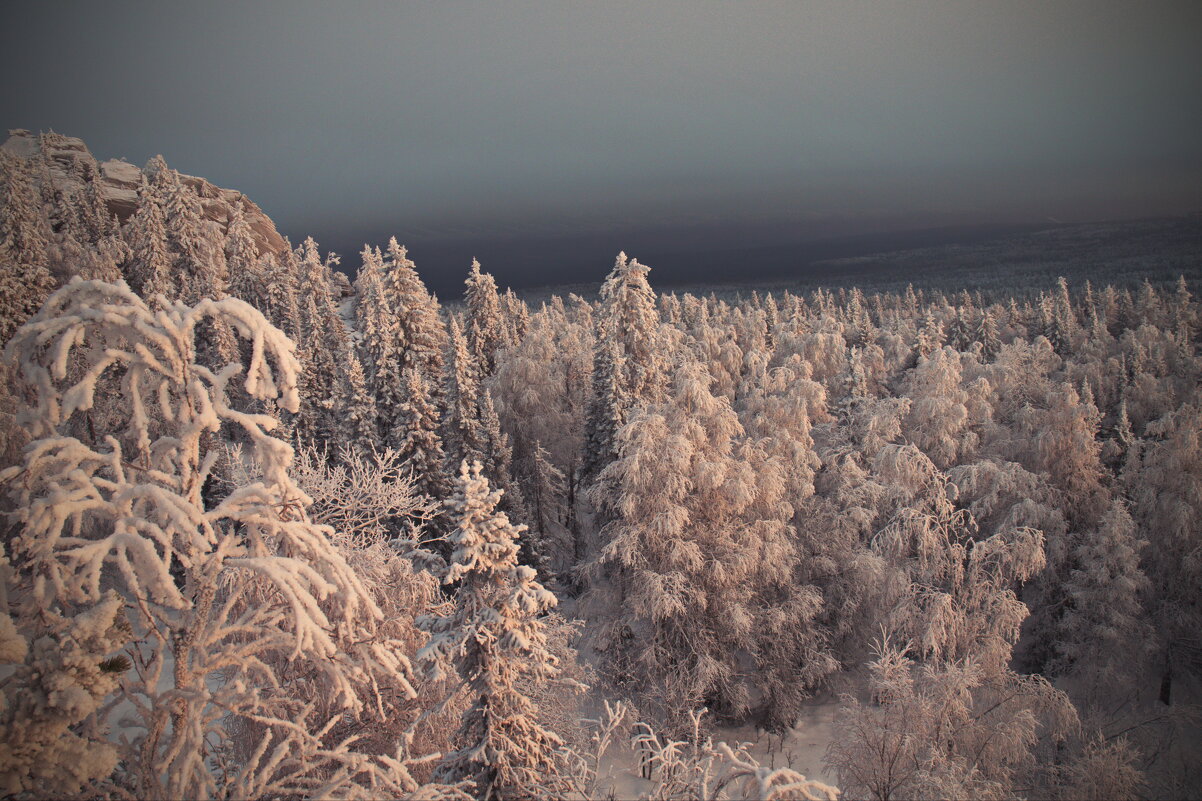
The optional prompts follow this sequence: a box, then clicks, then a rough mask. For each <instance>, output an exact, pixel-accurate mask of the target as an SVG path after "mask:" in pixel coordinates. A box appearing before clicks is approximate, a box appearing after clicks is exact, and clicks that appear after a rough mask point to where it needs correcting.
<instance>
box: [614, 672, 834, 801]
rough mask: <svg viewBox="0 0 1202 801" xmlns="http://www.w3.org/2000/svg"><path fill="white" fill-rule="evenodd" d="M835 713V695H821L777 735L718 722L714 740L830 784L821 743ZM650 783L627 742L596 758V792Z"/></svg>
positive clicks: (646, 787) (637, 790)
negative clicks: (598, 766)
mask: <svg viewBox="0 0 1202 801" xmlns="http://www.w3.org/2000/svg"><path fill="white" fill-rule="evenodd" d="M838 713H839V699H838V698H837V697H836V696H835V695H833V694H826V695H823V696H820V697H817V698H814V699H812V700H811V701H810V702H809V703H808V704H806V706H805V707H804V708H803V710H802V713H801V716H800V717H799V718H798V720H797V724H796V725H795V726H794V727H793V728H792V730H790V731H789V732H787V733H785V734H783V735H776V734H769V733H768V732H765V731H763V730H761V729H757V728H756V727H755V726H753V725H745V726H718V727H716V728H714V729H713V731H712V736H713V738H714V742H718V741H725V742H727V743H730V744H731V745H735V744H739V743H750V744H751V747H750V748H749V749H748V750H749V751H750V753H751V755H752V756H753V757H755V759H756V760H758V761H759V762H760V764H762V765H765V766H768V767H772V768H784V767H788V768H792V769H793V770H795V771H797V772H798V773H801V774H803V775H804V776H805V777H806V778H808V779H815V780H817V781H821V782H826V783H827V784H831V785H835V784H837V782H836V781H835V776H834V773H833V772H832V771H828V770H826V769H825V768H824V766H823V764H822V757H823V755H824V754H825V753H826V746H827V744H828V743H829V742H830V741H831V738H832V737H833V736H834V729H833V724H834V722H835V718H836V716H837V715H838ZM652 787H653V783H652V782H650V781H648V780H646V779H644V778H642V775H641V774H640V771H639V755H638V754H637V753H636V752H635V751H634V750H633V749H632V748H630V747H629V745H628V743H625V742H623V743H616V744H615V745H614V746H613V747H612V748H611V749H610V750H609V752H608V753H607V754H606V755H605V758H604V759H603V760H602V761H601V769H600V771H599V774H598V781H597V791H596V794H595V795H596V797H598V798H608V797H613V798H617V799H636V798H639V797H641V796H645V795H647V794H649V793H650V792H651V790H652Z"/></svg>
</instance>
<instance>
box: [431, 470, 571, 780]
mask: <svg viewBox="0 0 1202 801" xmlns="http://www.w3.org/2000/svg"><path fill="white" fill-rule="evenodd" d="M500 499H501V492H500V491H498V490H492V489H490V487H489V483H488V479H486V478H484V476H483V475H481V467H480V465H479V463H476V464H473V465H472V466H471V467H470V468H469V466H468V464H467V463H466V462H464V463H463V464H462V465H461V467H460V471H459V478H458V481H457V482H456V490H455V496H454V498H453V499H452V500H451V501H450V502H449V504H448V505H449V511H450V514H451V516H452V518H453V519H454V520H455V521H456V527H455V530H454V532H452V533H451V535H450V542H451V544H452V546H453V547H454V549H455V550H454V554H453V556H452V561H451V565H450V569H449V570H448V571H447V575H446V577H445V578H444V582H445V583H447V584H453V583H455V582H458V583H459V588H458V590H457V591H456V593H455V605H454V609H453V610H452V611H451V612H450V613H449V614H447V615H445V616H440V617H434V616H427V617H423V618H419V625H421V626H422V627H423V628H425V629H426V630H427V631H429V632H430V633H431V638H430V642H429V643H428V644H427V645H426V646H425V647H424V648H423V649H422V650H421V651H420V652H419V658H424V659H426V660H428V661H429V662H430V663H432V664H433V669H435V670H437V669H438V667H437V666H438V664H439V663H440V662H441V661H442V660H450V661H451V662H452V663H453V664H454V665H455V667H456V669H457V670H458V671H459V675H460V676H461V677H462V678H463V681H464V682H465V684H466V686H467V689H468V691H469V692H470V693H471V706H470V707H469V708H468V710H467V711H466V712H465V713H464V715H463V722H462V725H461V726H460V729H459V734H458V738H457V739H458V741H459V742H460V744H461V745H460V748H459V749H458V750H456V751H454V752H452V753H450V754H447V755H446V756H445V757H444V758H443V761H442V762H441V764H440V765H439V769H438V772H439V775H440V777H441V778H443V779H444V780H448V781H454V780H456V779H461V778H466V779H471V780H472V781H473V782H474V783H475V785H476V792H477V797H479V798H481V799H485V801H489V800H490V799H498V801H502V800H503V799H521V798H530V797H541V796H542V795H543V794H548V793H549V794H551V795H554V794H555V790H554V789H553V788H556V787H557V786H559V781H558V776H557V774H558V771H559V766H558V765H557V764H556V754H555V752H556V749H557V748H559V746H560V745H561V744H562V742H563V741H562V739H561V738H560V737H559V735H557V734H556V733H554V732H552V731H549V730H548V729H546V728H544V727H543V726H542V725H541V724H540V723H539V721H538V718H537V713H538V710H537V709H536V708H535V707H534V705H533V703H532V702H531V700H530V698H529V697H527V696H526V695H524V694H523V693H522V691H521V689H520V688H519V684H520V682H522V681H523V680H524V679H525V680H531V679H532V680H534V681H545V680H547V679H550V678H551V677H552V676H554V675H555V673H556V671H557V665H556V662H557V660H556V659H555V657H554V656H553V655H552V654H551V652H550V651H549V650H548V646H547V638H546V634H545V632H544V628H543V623H542V621H541V620H540V619H539V616H540V615H541V614H542V613H544V612H545V611H546V610H548V609H551V608H552V607H554V606H555V604H556V600H555V596H554V595H552V594H551V593H550V592H549V591H547V590H546V589H545V588H543V586H542V585H541V584H539V583H538V581H537V580H536V579H535V571H534V570H533V569H532V568H530V567H526V566H524V565H519V564H518V559H517V556H518V544H517V540H518V537H519V536H520V534H521V532H522V531H523V530H524V529H525V526H515V525H513V524H512V523H510V522H509V518H508V517H507V516H506V515H505V513H504V512H500V511H497V504H498V503H499V502H500ZM562 789H563V788H562V787H561V786H560V791H561V792H562Z"/></svg>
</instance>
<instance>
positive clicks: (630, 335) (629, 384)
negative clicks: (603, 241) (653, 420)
mask: <svg viewBox="0 0 1202 801" xmlns="http://www.w3.org/2000/svg"><path fill="white" fill-rule="evenodd" d="M649 270H650V268H649V267H646V266H644V265H642V264H639V262H638V259H631V260H629V261H628V260H627V259H626V254H625V253H619V254H618V258H617V260H616V261H615V262H614V268H613V270H611V271H610V273H609V275H608V276H606V278H605V282H604V283H602V284H601V292H600V294H601V301H600V304H599V305H598V308H597V313H596V318H595V319H596V323H597V345H596V351H595V353H596V367H595V369H594V379H593V386H594V393H593V398H592V403H591V405H590V408H589V417H588V427H587V431H586V433H585V438H586V446H585V447H586V449H587V453H586V459H585V469H586V470H588V471H589V472H590V473H596V472H598V471H600V470H601V469H602V468H604V467H605V465H607V464H609V462H610V461H612V460H613V458H614V456H615V450H614V442H613V439H612V438H613V435H614V433H615V432H616V428H617V427H620V426H621V424H622V423H624V422H625V421H626V417H627V415H628V413H629V412H630V410H631V409H632V408H634V407H636V406H640V405H642V404H646V403H654V402H657V401H660V400H662V399H663V398H664V396H665V394H666V393H665V391H666V389H667V386H666V382H665V374H666V370H665V364H666V362H665V354H664V353H663V352H662V351H663V339H662V337H661V336H660V327H659V326H660V324H659V312H658V311H657V310H656V308H655V292H654V291H653V290H652V289H651V285H650V284H649V283H647V273H648V271H649Z"/></svg>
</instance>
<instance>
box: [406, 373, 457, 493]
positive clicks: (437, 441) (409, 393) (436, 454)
mask: <svg viewBox="0 0 1202 801" xmlns="http://www.w3.org/2000/svg"><path fill="white" fill-rule="evenodd" d="M403 378H404V380H405V402H404V403H402V404H401V407H400V413H401V416H400V418H399V419H398V420H397V429H398V433H397V434H396V437H397V439H398V441H399V443H400V444H399V447H398V448H397V453H398V455H399V456H400V458H401V459H402V460H403V462H404V463H405V464H406V465H408V469H409V471H410V474H411V475H412V476H413V480H414V482H415V483H416V486H417V489H418V490H419V491H420V492H423V493H425V494H426V495H429V496H430V497H431V498H433V499H435V500H437V501H441V500H443V499H445V498H446V497H447V495H448V493H449V482H448V481H447V479H446V478H445V476H446V469H447V467H446V454H445V453H444V451H443V447H442V438H441V437H440V436H439V434H438V428H439V419H438V410H437V409H435V408H434V404H433V402H432V401H431V399H430V388H429V386H428V385H427V384H426V379H425V377H424V376H423V375H422V373H421V372H420V371H419V370H416V369H414V368H412V367H411V368H409V369H407V370H405V374H404V376H403Z"/></svg>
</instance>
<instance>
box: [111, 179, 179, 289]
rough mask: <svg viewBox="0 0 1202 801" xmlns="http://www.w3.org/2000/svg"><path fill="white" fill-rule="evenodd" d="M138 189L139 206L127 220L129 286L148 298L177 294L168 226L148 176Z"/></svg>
mask: <svg viewBox="0 0 1202 801" xmlns="http://www.w3.org/2000/svg"><path fill="white" fill-rule="evenodd" d="M141 180H142V184H141V187H140V188H139V189H138V207H137V209H136V210H135V211H134V213H133V216H132V217H130V218H129V222H128V223H126V239H127V240H128V242H129V255H128V256H127V258H126V261H125V263H124V264H123V265H122V273H123V274H124V275H125V278H126V280H127V281H129V284H130V286H132V287H133V288H134V290H135V291H136V292H137V293H138V294H140V295H141V296H142V297H144V298H146V299H147V300H153V299H154V298H155V297H157V296H158V295H162V296H164V297H166V298H168V299H171V298H173V297H174V295H175V282H174V281H173V280H172V265H171V254H170V252H169V251H168V250H167V228H166V224H165V223H164V222H163V209H162V206H161V204H160V201H159V198H158V197H157V195H156V194H155V192H154V185H152V184H151V183H150V182H149V181H148V180H147V179H146V176H145V175H142V178H141Z"/></svg>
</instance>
